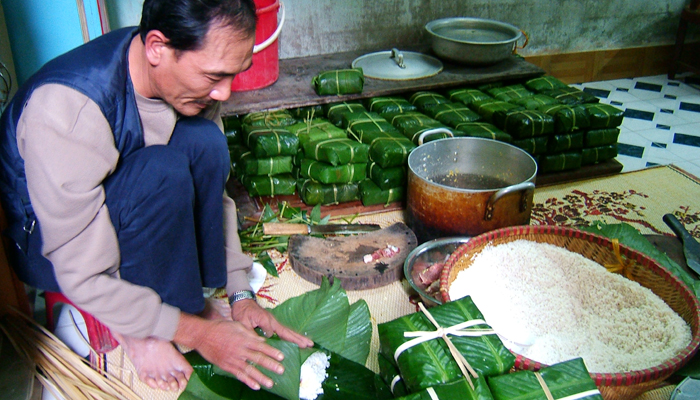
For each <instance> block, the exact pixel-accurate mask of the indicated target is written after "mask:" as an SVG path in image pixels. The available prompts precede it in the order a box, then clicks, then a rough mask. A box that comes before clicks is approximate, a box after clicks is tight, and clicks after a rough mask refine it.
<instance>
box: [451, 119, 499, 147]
mask: <svg viewBox="0 0 700 400" xmlns="http://www.w3.org/2000/svg"><path fill="white" fill-rule="evenodd" d="M455 129H457V131H458V132H461V134H458V135H456V136H468V137H480V138H486V139H493V140H499V141H501V142H506V143H512V142H513V137H512V136H510V135H509V134H507V133H505V132H503V131H502V130H500V129H498V128H497V127H496V125H494V124H491V123H488V122H465V123H463V124H457V126H455Z"/></svg>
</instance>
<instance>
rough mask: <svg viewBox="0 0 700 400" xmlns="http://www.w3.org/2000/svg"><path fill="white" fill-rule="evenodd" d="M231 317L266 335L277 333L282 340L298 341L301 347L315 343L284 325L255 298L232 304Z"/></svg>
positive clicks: (297, 343)
mask: <svg viewBox="0 0 700 400" xmlns="http://www.w3.org/2000/svg"><path fill="white" fill-rule="evenodd" d="M231 317H232V318H233V320H234V321H238V322H240V323H241V324H243V325H244V326H245V327H247V328H250V329H255V328H260V329H262V331H263V334H264V335H265V336H266V337H271V336H272V335H273V334H275V333H276V334H277V336H279V337H280V339H282V340H286V341H288V342H292V343H296V345H297V346H299V347H300V348H302V349H303V348H307V347H311V346H313V345H314V342H313V341H312V340H311V339H309V338H307V337H306V336H304V335H301V334H299V333H296V332H294V331H293V330H291V329H289V328H287V327H285V326H283V325H282V324H280V323H279V322H277V320H276V319H275V317H273V316H272V314H270V312H269V311H267V310H265V309H264V308H262V307H260V306H259V305H258V303H256V302H255V301H254V300H240V301H237V302H235V303H233V304H232V305H231Z"/></svg>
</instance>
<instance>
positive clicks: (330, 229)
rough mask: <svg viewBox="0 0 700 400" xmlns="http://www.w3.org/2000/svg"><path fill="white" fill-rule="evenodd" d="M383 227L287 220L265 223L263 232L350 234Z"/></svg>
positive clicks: (273, 233)
mask: <svg viewBox="0 0 700 400" xmlns="http://www.w3.org/2000/svg"><path fill="white" fill-rule="evenodd" d="M379 229H381V227H380V226H379V225H376V224H325V225H307V224H290V223H285V222H267V223H263V233H264V234H265V235H271V236H289V235H318V234H320V235H349V234H355V233H367V232H374V231H377V230H379Z"/></svg>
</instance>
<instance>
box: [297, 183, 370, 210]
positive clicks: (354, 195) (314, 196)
mask: <svg viewBox="0 0 700 400" xmlns="http://www.w3.org/2000/svg"><path fill="white" fill-rule="evenodd" d="M297 190H298V192H299V197H301V200H302V201H303V202H304V204H306V205H310V206H315V205H317V204H320V205H331V204H339V203H347V202H350V201H355V200H359V199H360V188H359V184H358V183H357V182H351V183H344V184H329V185H326V184H323V183H321V182H316V181H313V180H311V179H299V180H297Z"/></svg>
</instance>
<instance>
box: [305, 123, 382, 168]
mask: <svg viewBox="0 0 700 400" xmlns="http://www.w3.org/2000/svg"><path fill="white" fill-rule="evenodd" d="M336 129H338V130H340V129H339V128H336ZM340 131H341V132H343V137H342V138H334V139H321V140H314V141H311V142H308V143H306V144H305V145H304V147H303V148H304V154H305V155H306V157H307V158H310V159H312V160H316V161H324V162H327V163H329V164H331V165H341V164H348V163H367V161H369V145H367V144H365V143H360V142H358V141H356V140H353V139H348V137H347V136H345V131H342V130H340Z"/></svg>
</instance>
